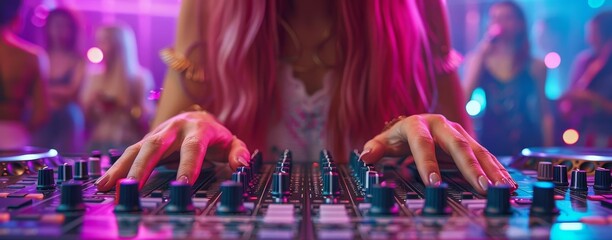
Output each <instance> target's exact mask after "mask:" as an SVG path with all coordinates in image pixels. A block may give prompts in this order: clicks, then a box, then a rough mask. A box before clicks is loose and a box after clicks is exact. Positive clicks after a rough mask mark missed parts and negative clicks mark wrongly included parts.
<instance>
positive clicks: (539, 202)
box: [530, 182, 559, 215]
mask: <svg viewBox="0 0 612 240" xmlns="http://www.w3.org/2000/svg"><path fill="white" fill-rule="evenodd" d="M557 213H559V210H558V209H557V206H556V202H555V185H554V184H552V183H550V182H536V183H534V184H533V200H532V203H531V209H530V214H534V215H554V214H557Z"/></svg>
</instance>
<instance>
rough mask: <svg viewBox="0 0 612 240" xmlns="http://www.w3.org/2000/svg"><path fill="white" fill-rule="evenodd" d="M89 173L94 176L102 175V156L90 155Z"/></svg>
mask: <svg viewBox="0 0 612 240" xmlns="http://www.w3.org/2000/svg"><path fill="white" fill-rule="evenodd" d="M87 173H88V174H89V176H92V177H96V178H97V177H100V176H102V170H101V168H100V158H96V157H90V158H89V160H88V163H87Z"/></svg>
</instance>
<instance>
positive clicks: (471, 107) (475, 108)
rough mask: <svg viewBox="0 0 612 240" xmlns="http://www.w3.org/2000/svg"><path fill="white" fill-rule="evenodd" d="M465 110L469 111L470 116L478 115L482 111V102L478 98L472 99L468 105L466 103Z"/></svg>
mask: <svg viewBox="0 0 612 240" xmlns="http://www.w3.org/2000/svg"><path fill="white" fill-rule="evenodd" d="M465 110H466V111H467V113H468V114H469V115H470V116H476V115H478V114H479V113H480V111H481V110H482V109H481V105H480V103H478V101H476V100H470V101H469V102H468V103H467V104H466V105H465Z"/></svg>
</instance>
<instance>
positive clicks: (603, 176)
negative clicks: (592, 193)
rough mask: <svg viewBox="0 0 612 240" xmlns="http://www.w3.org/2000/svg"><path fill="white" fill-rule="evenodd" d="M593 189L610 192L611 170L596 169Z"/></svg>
mask: <svg viewBox="0 0 612 240" xmlns="http://www.w3.org/2000/svg"><path fill="white" fill-rule="evenodd" d="M593 188H595V189H597V190H610V169H606V168H597V169H595V183H594V184H593Z"/></svg>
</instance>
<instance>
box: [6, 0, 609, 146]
mask: <svg viewBox="0 0 612 240" xmlns="http://www.w3.org/2000/svg"><path fill="white" fill-rule="evenodd" d="M20 3H21V1H19V0H2V1H0V149H12V148H19V147H22V146H26V145H33V146H40V147H46V148H55V149H58V150H59V151H60V152H61V153H72V152H83V151H88V150H93V149H100V150H106V149H110V148H117V149H123V148H125V147H127V146H129V145H131V144H133V143H135V142H137V141H138V140H140V139H141V138H142V137H143V136H144V135H145V134H146V132H147V131H148V130H149V126H148V125H149V122H150V120H151V119H152V116H153V114H154V111H155V106H154V103H153V102H152V101H151V100H149V99H148V93H149V91H151V90H152V89H153V88H154V81H153V79H152V75H151V73H150V72H149V71H148V70H147V69H145V68H143V67H142V66H141V65H140V63H139V61H138V57H137V56H138V54H137V44H136V40H135V35H134V32H133V30H132V29H131V28H130V27H129V26H128V25H123V24H109V25H105V26H102V27H99V28H98V29H97V31H96V36H95V39H96V44H95V45H96V46H97V47H98V48H99V49H100V50H101V51H102V52H103V53H104V58H103V61H102V62H101V63H100V68H99V70H96V71H89V70H88V69H89V68H87V61H86V59H85V57H84V54H83V53H82V52H81V48H80V46H79V43H78V39H79V35H80V34H82V31H81V26H82V24H83V23H82V22H80V21H79V20H78V18H77V17H75V15H74V14H73V12H72V11H71V10H69V9H64V8H57V9H54V10H52V11H50V12H49V15H48V17H47V18H46V23H45V24H44V27H43V28H42V29H43V30H44V38H45V44H44V45H43V46H36V45H33V44H31V43H27V42H26V41H24V40H22V39H20V37H19V36H17V35H16V34H15V29H16V28H17V27H18V25H19V21H18V19H19V12H20V11H19V7H20ZM489 19H490V22H489V24H488V30H487V34H485V36H484V38H483V39H482V40H481V42H480V44H479V45H478V46H477V47H476V48H475V49H473V50H472V51H471V52H470V53H469V54H468V55H467V56H466V58H465V61H464V67H463V68H464V71H463V72H464V74H463V83H464V86H463V87H464V89H456V90H457V91H464V93H465V95H466V96H471V95H472V92H473V91H474V89H477V88H479V89H482V90H484V92H485V94H486V98H487V108H486V110H485V112H484V113H483V115H482V116H481V119H480V120H481V121H482V128H481V131H479V133H478V135H479V136H478V138H479V140H480V142H481V143H482V144H483V145H484V146H485V147H486V148H488V149H489V150H490V151H491V152H492V153H494V154H497V155H513V154H516V153H518V152H520V150H521V149H523V148H525V147H531V146H552V145H554V143H555V141H554V139H553V138H555V136H556V135H558V134H557V133H556V132H555V131H558V130H557V129H569V128H571V129H575V130H576V131H577V132H579V133H580V134H581V137H580V140H579V142H578V143H577V144H578V145H581V146H593V147H612V137H611V136H612V59H610V55H611V54H612V28H610V26H612V12H611V11H603V12H601V13H599V14H598V15H596V16H595V17H594V18H593V19H592V20H591V21H590V22H589V24H588V26H587V28H588V31H587V32H588V33H587V36H586V38H587V39H588V43H589V44H590V48H589V49H587V50H585V51H584V52H583V53H582V54H580V56H579V57H578V58H577V59H576V60H575V62H574V64H573V71H572V74H571V87H570V88H569V91H567V92H566V93H565V94H564V95H563V96H562V97H561V98H560V100H559V101H557V102H554V103H552V102H550V101H549V100H548V99H547V98H546V96H545V94H544V86H545V81H546V79H547V67H546V65H545V64H544V62H543V61H542V60H541V59H537V58H536V57H534V56H533V55H532V53H531V46H530V45H531V44H530V42H529V36H528V29H529V26H528V24H527V21H526V19H525V14H524V12H523V10H522V9H521V8H520V7H519V6H518V5H517V4H515V3H513V2H511V1H504V2H500V3H497V4H494V5H493V6H492V7H491V8H490V10H489ZM466 102H467V100H466ZM555 125H557V126H555ZM558 125H563V126H562V127H559V126H558Z"/></svg>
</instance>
